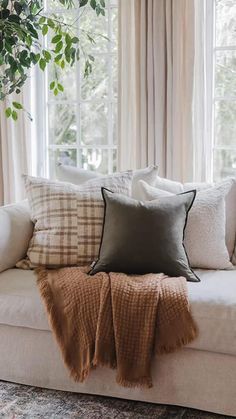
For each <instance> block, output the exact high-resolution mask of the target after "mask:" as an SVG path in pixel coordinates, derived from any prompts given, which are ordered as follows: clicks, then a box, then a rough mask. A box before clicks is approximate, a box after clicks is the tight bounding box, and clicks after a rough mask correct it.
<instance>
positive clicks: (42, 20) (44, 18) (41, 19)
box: [39, 16, 46, 25]
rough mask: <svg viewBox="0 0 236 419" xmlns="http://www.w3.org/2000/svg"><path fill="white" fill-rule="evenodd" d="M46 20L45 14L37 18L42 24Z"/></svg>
mask: <svg viewBox="0 0 236 419" xmlns="http://www.w3.org/2000/svg"><path fill="white" fill-rule="evenodd" d="M45 22H46V17H45V16H41V18H40V19H39V24H40V25H43V23H45Z"/></svg>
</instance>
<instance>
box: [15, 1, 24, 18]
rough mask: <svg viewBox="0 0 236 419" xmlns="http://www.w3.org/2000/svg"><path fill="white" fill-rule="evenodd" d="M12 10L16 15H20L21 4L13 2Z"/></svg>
mask: <svg viewBox="0 0 236 419" xmlns="http://www.w3.org/2000/svg"><path fill="white" fill-rule="evenodd" d="M14 9H15V11H16V13H17V14H18V15H20V14H21V12H22V6H21V4H20V3H19V2H18V1H15V2H14Z"/></svg>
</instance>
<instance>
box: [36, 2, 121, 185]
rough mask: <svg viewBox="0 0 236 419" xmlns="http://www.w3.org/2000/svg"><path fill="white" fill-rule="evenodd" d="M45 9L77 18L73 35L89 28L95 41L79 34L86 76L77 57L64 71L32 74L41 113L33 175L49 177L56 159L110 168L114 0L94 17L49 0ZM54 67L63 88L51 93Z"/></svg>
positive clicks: (114, 80) (114, 119)
mask: <svg viewBox="0 0 236 419" xmlns="http://www.w3.org/2000/svg"><path fill="white" fill-rule="evenodd" d="M75 3H76V2H75ZM46 10H47V12H48V13H49V14H50V12H51V11H52V10H53V13H54V14H56V15H58V16H59V15H60V14H62V13H63V19H64V20H65V21H67V22H73V24H74V22H75V21H76V20H77V22H76V29H75V30H76V32H77V33H76V34H77V35H78V36H80V35H81V33H83V31H84V30H87V31H90V30H91V34H92V35H93V36H94V38H95V39H96V44H91V43H90V42H89V40H87V42H86V38H84V39H85V42H86V44H85V47H84V48H85V51H86V54H91V55H93V56H94V59H95V61H94V66H93V71H92V73H91V75H90V76H89V77H88V78H84V75H83V73H84V63H85V58H84V57H83V56H81V58H80V60H79V61H78V62H77V63H76V65H75V66H74V67H73V68H70V69H68V70H67V71H66V72H61V73H60V70H59V68H58V66H55V65H53V66H51V67H49V68H48V70H47V74H46V78H45V80H44V79H43V77H44V76H42V75H41V76H40V75H38V76H39V77H38V81H37V83H38V85H39V89H40V88H41V86H42V85H44V89H43V90H44V98H43V97H41V99H40V100H41V107H40V109H42V115H41V117H40V116H39V117H38V119H39V122H38V125H39V131H40V132H38V137H39V142H40V147H39V150H38V154H39V155H38V159H39V161H40V168H39V170H38V174H41V175H46V176H50V177H51V178H53V177H55V176H56V167H57V163H59V162H61V163H64V164H67V165H72V166H77V167H80V168H84V169H90V170H97V171H99V172H101V173H111V172H113V171H115V170H116V160H117V31H118V6H117V1H114V0H106V15H105V17H103V16H101V15H100V16H99V17H97V16H96V14H95V13H94V12H93V11H92V10H91V8H86V7H84V8H83V9H79V8H74V9H73V10H67V11H65V9H63V10H62V9H61V8H60V3H59V1H58V3H57V2H56V1H55V0H48V1H47V3H46ZM76 16H77V17H78V19H76ZM55 72H58V76H59V78H60V80H61V81H62V84H63V86H64V92H62V93H59V94H58V95H57V96H54V95H53V93H52V92H51V91H50V89H49V84H50V80H52V79H53V78H54V76H55ZM39 89H38V92H40V91H39ZM41 91H42V89H41ZM45 104H46V106H45ZM42 144H43V145H44V146H43V147H42ZM40 154H41V158H40Z"/></svg>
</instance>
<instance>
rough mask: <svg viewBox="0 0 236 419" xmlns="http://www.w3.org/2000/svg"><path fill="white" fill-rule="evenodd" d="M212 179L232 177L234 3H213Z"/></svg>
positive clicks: (235, 165)
mask: <svg viewBox="0 0 236 419" xmlns="http://www.w3.org/2000/svg"><path fill="white" fill-rule="evenodd" d="M214 7H215V10H214V15H215V25H214V32H215V36H214V50H213V51H214V89H213V95H214V97H213V103H214V106H213V113H214V116H213V178H214V180H215V181H217V180H220V179H222V178H224V177H226V176H236V2H235V0H215V2H214Z"/></svg>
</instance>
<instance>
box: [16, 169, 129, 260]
mask: <svg viewBox="0 0 236 419" xmlns="http://www.w3.org/2000/svg"><path fill="white" fill-rule="evenodd" d="M24 180H25V188H26V193H27V197H28V200H29V204H30V208H31V218H32V221H33V222H34V224H35V226H34V233H33V237H32V239H31V241H30V244H29V248H28V252H27V256H28V258H29V261H30V266H32V267H36V266H47V267H59V266H67V265H80V266H83V265H88V264H90V263H91V262H92V261H94V260H95V259H97V257H98V252H99V245H100V240H101V233H102V224H103V214H104V204H103V200H102V195H101V187H102V186H103V187H105V188H108V189H110V190H112V191H114V192H119V193H123V194H125V195H130V190H131V182H132V172H124V173H117V174H115V175H111V176H104V177H100V178H97V179H91V180H90V181H88V182H86V183H85V184H84V185H82V186H75V185H72V184H70V183H60V182H51V181H48V180H46V179H41V178H34V177H31V176H24Z"/></svg>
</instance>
